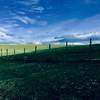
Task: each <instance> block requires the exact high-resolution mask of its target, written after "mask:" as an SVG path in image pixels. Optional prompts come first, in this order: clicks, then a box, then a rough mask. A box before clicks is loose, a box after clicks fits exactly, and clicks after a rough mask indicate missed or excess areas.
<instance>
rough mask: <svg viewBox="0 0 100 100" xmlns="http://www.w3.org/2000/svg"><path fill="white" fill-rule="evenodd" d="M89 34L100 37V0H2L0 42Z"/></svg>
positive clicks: (78, 38) (77, 37) (81, 38)
mask: <svg viewBox="0 0 100 100" xmlns="http://www.w3.org/2000/svg"><path fill="white" fill-rule="evenodd" d="M90 37H92V38H94V39H97V40H98V41H99V38H100V0H0V43H40V42H45V41H46V42H48V41H63V40H65V41H66V40H68V41H70V42H76V41H81V42H82V41H84V40H87V39H89V38H90ZM74 40H75V41H74Z"/></svg>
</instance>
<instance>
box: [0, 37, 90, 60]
mask: <svg viewBox="0 0 100 100" xmlns="http://www.w3.org/2000/svg"><path fill="white" fill-rule="evenodd" d="M65 47H68V41H66V42H65ZM52 48H53V47H52V44H48V49H49V50H51V49H52ZM37 50H38V46H37V45H36V46H35V48H34V52H35V53H37ZM23 53H24V55H25V54H26V48H24V49H23ZM13 54H14V55H15V54H16V49H15V48H14V49H13ZM5 55H6V56H8V55H9V49H6V54H5ZM2 56H3V49H2V48H1V57H2ZM89 59H92V38H90V40H89Z"/></svg>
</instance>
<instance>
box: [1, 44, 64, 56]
mask: <svg viewBox="0 0 100 100" xmlns="http://www.w3.org/2000/svg"><path fill="white" fill-rule="evenodd" d="M35 46H36V45H34V44H25V45H21V44H18V45H0V55H1V49H2V56H5V55H6V49H8V55H13V54H14V49H15V52H16V54H20V53H24V48H25V52H26V53H28V52H34V51H35ZM64 46H65V45H64V44H62V45H59V44H58V45H57V44H56V45H54V44H52V46H51V48H58V47H64ZM45 49H49V45H46V44H45V45H37V51H40V50H45Z"/></svg>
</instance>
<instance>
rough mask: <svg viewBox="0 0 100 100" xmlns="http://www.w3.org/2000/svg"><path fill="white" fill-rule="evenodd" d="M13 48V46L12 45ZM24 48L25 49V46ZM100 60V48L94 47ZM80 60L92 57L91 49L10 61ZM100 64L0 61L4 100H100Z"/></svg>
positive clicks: (41, 53)
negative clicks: (90, 55) (90, 54)
mask: <svg viewBox="0 0 100 100" xmlns="http://www.w3.org/2000/svg"><path fill="white" fill-rule="evenodd" d="M8 47H9V46H8ZM22 48H23V47H22ZM93 50H94V52H93V53H92V55H93V58H95V59H97V58H100V52H99V50H100V45H93ZM24 56H27V57H29V58H31V59H37V60H38V59H45V60H51V61H52V60H56V61H58V62H59V61H66V60H79V59H87V57H88V56H89V47H88V46H69V47H68V48H65V47H61V48H55V49H52V50H48V49H45V50H44V48H43V50H42V49H41V50H40V51H38V52H37V53H36V54H35V53H34V52H33V53H27V54H25V55H23V54H17V55H13V56H9V57H8V58H11V57H13V58H15V59H23V58H24ZM99 94H100V64H98V63H97V64H96V63H95V64H94V63H92V64H90V63H89V62H85V63H80V62H79V63H42V62H38V63H36V62H33V63H32V62H31V63H25V62H23V61H22V62H18V61H9V60H8V61H5V60H3V59H1V60H0V100H100V96H99Z"/></svg>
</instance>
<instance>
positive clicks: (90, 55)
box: [89, 38, 92, 60]
mask: <svg viewBox="0 0 100 100" xmlns="http://www.w3.org/2000/svg"><path fill="white" fill-rule="evenodd" d="M89 58H90V60H91V59H92V39H91V38H90V45H89Z"/></svg>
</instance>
